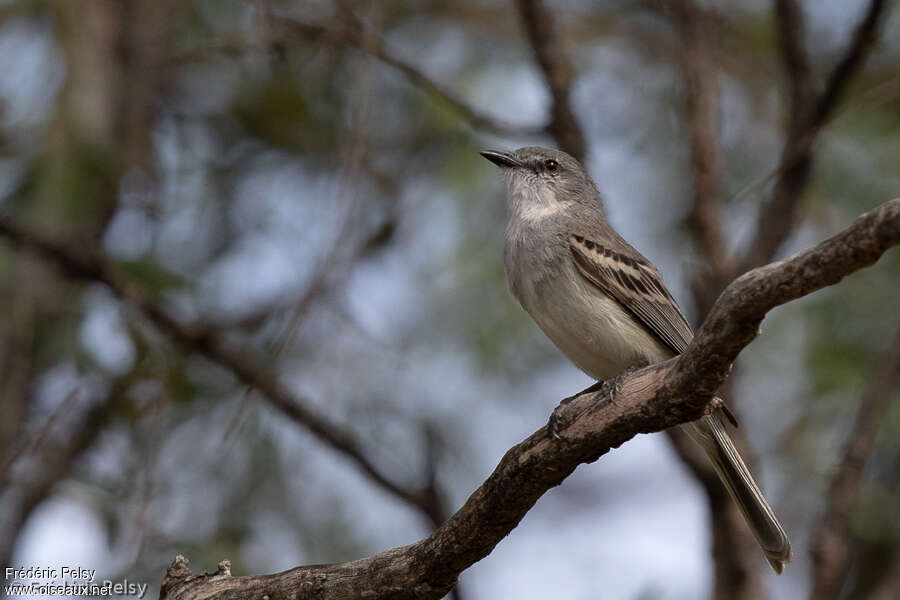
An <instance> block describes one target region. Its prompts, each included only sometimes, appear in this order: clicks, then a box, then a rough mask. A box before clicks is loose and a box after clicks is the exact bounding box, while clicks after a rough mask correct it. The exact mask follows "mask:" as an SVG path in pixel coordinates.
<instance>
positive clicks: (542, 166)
mask: <svg viewBox="0 0 900 600" xmlns="http://www.w3.org/2000/svg"><path fill="white" fill-rule="evenodd" d="M481 154H482V156H484V157H485V158H487V159H488V160H490V161H491V162H493V163H494V164H496V165H497V166H499V167H500V168H501V169H502V171H503V174H504V175H505V176H506V182H507V189H508V203H509V223H508V225H507V228H506V247H505V249H504V262H505V265H506V275H507V279H508V280H509V288H510V290H511V291H512V294H513V296H515V297H516V299H517V300H518V301H519V303H520V304H521V305H522V307H523V308H524V309H525V310H526V311H527V312H528V314H530V315H531V316H532V318H534V320H535V321H536V322H537V324H538V326H539V327H540V328H541V329H542V330H543V331H544V333H545V334H546V335H547V337H549V338H550V339H551V340H552V341H553V343H554V344H556V346H557V347H558V348H559V349H560V350H561V351H562V352H563V354H565V355H566V356H567V357H568V358H569V360H571V361H572V362H573V363H575V365H576V366H577V367H578V368H579V369H581V370H582V371H584V372H585V373H587V374H588V375H590V376H591V377H593V378H594V379H597V380H604V379H608V378H610V377H613V376H615V375H617V374H619V373H621V372H622V371H624V370H626V369H628V368H629V367H632V366H634V365H637V364H642V363H655V362H660V361H664V360H666V359H669V358H671V357H672V356H675V355H676V354H680V353H681V352H683V351H684V350H685V348H687V346H688V344H689V343H690V341H691V338H693V335H694V334H693V332H692V331H691V327H690V325H688V323H687V320H686V319H685V317H684V314H683V313H682V312H681V309H680V308H679V307H678V303H677V302H675V299H674V298H673V297H672V295H671V294H670V293H669V292H668V290H667V289H666V286H665V285H664V284H663V281H662V277H661V276H660V274H659V271H658V270H657V269H656V267H655V266H653V264H652V263H651V262H650V261H649V260H647V259H646V258H644V256H643V255H642V254H641V253H640V252H638V251H637V250H635V249H634V248H632V247H631V245H630V244H629V243H628V242H626V241H625V240H624V239H622V237H621V236H620V235H619V234H618V233H616V231H615V230H614V229H613V228H612V227H611V226H610V225H609V223H608V222H607V221H606V217H605V215H604V214H603V206H602V201H601V198H600V193H599V192H598V191H597V186H596V185H595V184H594V182H593V180H591V178H590V176H589V175H588V174H587V171H585V169H584V167H583V166H582V165H581V163H579V162H578V161H577V160H575V159H574V158H572V157H571V156H569V155H568V154H566V153H565V152H562V151H559V150H551V149H549V148H541V147H536V146H532V147H526V148H519V149H518V150H516V151H515V152H497V151H493V150H486V151H484V152H482V153H481ZM718 402H719V406H724V404H723V403H721V401H718ZM722 414H723V409H722V408H719V409H717V410H716V411H715V412H714V413H713V414H711V415H709V416H705V417H703V418H702V419H700V420H698V421H694V422H692V423H688V424H686V425H683V426H682V427H683V428H684V430H685V431H686V432H687V433H688V434H689V435H690V437H691V438H693V439H694V440H695V441H696V442H697V443H698V444H700V446H701V447H702V448H703V450H704V451H705V452H706V454H707V456H709V459H710V460H711V461H712V464H713V467H715V470H716V473H717V474H718V475H719V478H720V479H721V480H722V483H723V484H725V488H726V489H727V490H728V493H729V494H730V495H731V497H732V498H733V499H734V501H735V502H736V503H737V505H738V506H739V507H740V510H741V512H742V513H743V515H744V518H745V519H746V520H747V523H748V525H749V526H750V529H751V530H752V531H753V535H754V536H756V539H757V541H758V542H759V545H760V546H761V547H762V550H763V552H764V553H765V555H766V558H767V559H768V561H769V564H770V565H772V568H773V569H774V570H775V572H776V573H781V572H782V571H783V570H784V564H785V563H787V562H789V561H790V560H791V546H790V542H788V538H787V534H786V533H785V531H784V528H783V527H782V526H781V524H780V523H779V522H778V519H777V518H776V517H775V514H774V513H773V512H772V508H771V507H770V506H769V504H768V503H767V502H766V499H765V497H764V496H763V494H762V492H761V491H760V489H759V486H757V485H756V482H755V481H754V480H753V476H752V475H751V474H750V471H749V470H748V469H747V466H746V465H745V464H744V461H743V460H742V459H741V456H740V454H738V451H737V449H736V448H735V447H734V443H733V442H732V441H731V438H730V437H729V435H728V432H727V431H726V429H725V426H724V424H723V422H722V420H721V417H722ZM724 414H726V416H727V413H724Z"/></svg>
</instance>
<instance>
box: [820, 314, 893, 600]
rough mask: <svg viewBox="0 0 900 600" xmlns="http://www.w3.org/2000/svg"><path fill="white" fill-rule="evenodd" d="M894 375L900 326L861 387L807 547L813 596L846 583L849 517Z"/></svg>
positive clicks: (823, 599) (833, 594) (832, 594)
mask: <svg viewBox="0 0 900 600" xmlns="http://www.w3.org/2000/svg"><path fill="white" fill-rule="evenodd" d="M898 379H900V327H898V328H897V331H896V333H895V334H894V340H893V343H892V344H891V346H890V347H889V348H888V349H887V351H886V352H885V353H884V355H883V356H882V357H881V360H880V361H879V363H878V365H877V366H876V367H875V370H874V372H873V374H872V378H871V379H870V380H869V385H868V386H867V387H866V389H865V391H864V392H863V395H862V398H861V399H860V403H859V411H858V412H857V414H856V423H855V424H854V426H853V430H852V431H851V433H850V437H849V438H848V439H847V442H846V443H845V444H844V450H843V453H842V458H841V460H840V462H839V463H838V466H837V470H836V471H835V473H834V476H833V477H832V479H831V485H830V486H829V489H828V496H827V499H828V502H827V507H826V510H825V514H824V515H823V517H822V521H821V524H820V525H819V527H818V528H817V533H816V535H815V537H814V538H813V540H812V544H811V548H810V554H811V555H812V559H813V575H812V583H813V590H812V593H811V594H810V599H811V600H827V599H829V598H837V597H838V596H839V595H840V591H841V588H842V587H843V585H844V580H845V579H846V577H847V571H848V569H849V567H850V558H851V555H850V517H851V513H852V511H853V509H854V508H855V507H856V503H857V500H858V499H859V488H860V483H861V479H862V471H863V467H864V466H865V464H866V459H867V458H868V457H869V454H870V453H871V452H872V446H873V445H874V443H875V436H876V434H877V433H878V428H879V425H881V423H882V421H883V418H884V415H885V413H886V412H887V408H888V404H889V403H890V400H891V396H892V393H891V390H893V389H894V385H895V384H896V382H897V380H898Z"/></svg>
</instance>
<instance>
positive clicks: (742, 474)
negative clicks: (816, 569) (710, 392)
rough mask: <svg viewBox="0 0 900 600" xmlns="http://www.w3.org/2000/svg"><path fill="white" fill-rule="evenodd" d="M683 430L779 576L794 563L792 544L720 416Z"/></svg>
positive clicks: (688, 426)
mask: <svg viewBox="0 0 900 600" xmlns="http://www.w3.org/2000/svg"><path fill="white" fill-rule="evenodd" d="M684 428H685V430H686V431H687V433H688V434H689V435H690V436H691V438H693V439H694V440H695V441H696V442H697V443H699V444H700V446H701V447H702V448H703V450H704V451H705V452H706V454H707V456H709V459H710V460H711V461H712V464H713V467H714V468H715V470H716V473H717V474H718V475H719V479H721V480H722V483H724V484H725V488H726V489H727V490H728V494H729V495H730V496H731V497H732V499H734V501H735V502H736V503H737V505H738V507H739V508H740V509H741V512H742V513H743V515H744V519H746V520H747V524H748V525H749V526H750V529H751V531H753V535H754V536H755V537H756V541H757V542H759V545H760V546H761V547H762V550H763V552H764V553H765V555H766V558H767V559H768V561H769V564H770V565H772V568H773V569H774V570H775V572H776V573H779V574H780V573H781V572H782V571H783V570H784V565H785V563H788V562H790V560H791V544H790V542H789V541H788V537H787V534H786V533H785V532H784V528H783V527H782V526H781V523H779V522H778V518H777V517H776V516H775V513H774V512H772V507H770V506H769V503H768V502H766V499H765V497H764V496H763V493H762V491H760V489H759V486H757V485H756V482H755V481H754V480H753V476H752V475H751V474H750V470H749V469H747V465H745V464H744V461H743V459H741V455H740V454H738V451H737V448H735V447H734V442H732V441H731V437H730V436H729V435H728V432H727V431H726V430H725V425H724V424H723V423H722V421H721V420H720V419H719V416H718V415H717V414H712V415H708V416H705V417H703V418H702V419H700V420H698V421H694V422H692V423H688V424H687V425H685V426H684Z"/></svg>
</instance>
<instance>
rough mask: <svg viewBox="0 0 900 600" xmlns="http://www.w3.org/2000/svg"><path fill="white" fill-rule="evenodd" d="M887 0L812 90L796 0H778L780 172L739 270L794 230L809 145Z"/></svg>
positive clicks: (874, 6)
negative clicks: (786, 93) (783, 102)
mask: <svg viewBox="0 0 900 600" xmlns="http://www.w3.org/2000/svg"><path fill="white" fill-rule="evenodd" d="M886 5H887V3H886V2H884V0H872V1H871V3H870V4H869V7H868V9H867V11H866V15H865V17H864V18H863V20H862V22H861V23H860V24H859V26H858V27H857V29H856V32H855V34H854V36H853V39H852V40H851V42H850V45H849V47H848V48H847V49H846V51H845V52H844V54H843V57H842V58H841V59H840V60H839V61H838V63H837V65H836V66H835V68H834V69H833V70H832V72H831V74H830V75H829V77H828V79H827V84H826V86H825V88H824V89H823V90H822V91H821V92H819V93H816V90H815V88H814V85H813V79H812V75H811V72H810V69H811V68H810V65H809V59H808V57H807V55H806V49H805V46H804V44H805V26H804V22H803V17H802V11H801V9H800V7H799V6H798V5H797V4H796V2H795V0H778V1H777V2H776V4H775V6H776V17H777V19H776V22H777V24H778V29H779V33H780V37H781V40H782V49H783V54H784V61H785V67H786V73H787V76H788V85H789V87H790V89H791V103H790V109H789V113H788V126H787V140H786V141H785V144H784V149H783V150H782V154H781V160H780V162H779V165H778V168H777V170H776V172H777V173H778V178H777V180H776V182H775V187H774V189H773V192H772V198H771V199H770V200H769V201H768V202H767V203H765V204H764V205H763V206H762V207H761V208H760V212H759V216H758V218H757V225H756V233H755V235H754V236H753V241H752V242H751V243H750V245H749V246H748V249H747V251H746V254H745V255H744V257H743V258H742V259H741V260H740V264H739V267H738V269H737V273H743V272H744V271H747V270H749V269H752V268H754V267H757V266H759V265H761V264H764V263H765V262H767V261H769V260H771V259H772V257H773V256H775V253H776V252H777V250H778V248H779V247H781V244H783V243H784V241H785V240H786V239H787V238H788V236H789V235H790V234H791V232H792V231H793V230H794V227H795V226H796V224H797V220H798V218H799V207H800V203H801V200H802V197H803V190H804V189H805V188H806V186H807V184H808V183H809V178H810V174H811V173H812V165H813V153H812V148H813V145H814V143H815V141H816V139H817V138H818V135H819V133H820V131H821V129H822V127H823V126H824V125H825V123H826V121H827V120H828V118H829V117H830V116H831V114H832V112H833V110H834V107H835V105H836V104H837V101H838V99H839V98H840V96H841V95H842V93H843V92H844V89H845V88H846V86H847V84H848V82H849V81H850V79H851V78H852V77H853V75H854V74H855V73H856V72H857V71H858V70H859V68H860V67H861V66H862V65H863V63H864V62H865V59H866V57H867V56H868V55H869V53H870V52H871V49H872V47H873V45H874V41H875V38H876V35H877V32H878V25H879V23H880V21H881V17H882V16H883V14H884V10H885V7H886Z"/></svg>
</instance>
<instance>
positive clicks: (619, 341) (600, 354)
mask: <svg viewBox="0 0 900 600" xmlns="http://www.w3.org/2000/svg"><path fill="white" fill-rule="evenodd" d="M568 276H569V280H568V281H567V282H565V284H564V285H560V284H559V283H560V282H554V283H555V284H554V283H550V284H549V285H547V286H546V287H545V288H544V289H543V290H540V292H539V293H538V294H535V296H536V297H537V298H540V300H538V301H536V302H534V303H531V304H532V305H531V306H526V307H525V309H526V310H527V311H528V312H529V313H530V314H531V316H532V317H533V318H534V320H535V321H536V322H537V324H538V326H539V327H540V328H541V330H543V332H544V333H545V334H546V335H547V337H549V338H550V339H551V340H552V341H553V343H554V344H555V345H556V347H557V348H559V349H560V350H561V351H562V353H563V354H565V355H566V356H567V357H568V358H569V360H571V361H572V362H573V363H575V366H577V367H578V368H579V369H581V370H582V371H584V372H585V373H587V374H588V375H590V376H591V377H593V378H595V379H607V378H609V377H612V376H614V375H617V374H619V373H621V372H622V371H624V370H625V369H627V368H629V367H631V366H633V365H635V364H638V363H641V362H649V363H654V362H659V361H662V360H665V359H667V358H669V357H671V356H672V352H671V350H669V349H668V347H666V346H664V345H663V344H662V343H660V342H659V341H658V340H657V339H656V338H655V337H654V336H653V335H652V334H650V332H649V331H648V330H647V329H646V328H645V327H644V326H643V325H641V324H640V323H639V322H638V321H637V320H636V319H635V318H634V317H633V316H632V315H631V313H629V312H627V311H626V310H625V309H624V308H623V307H622V305H620V304H619V303H618V302H617V301H615V300H613V299H612V298H610V297H608V296H606V295H605V294H603V292H601V291H600V290H599V289H598V288H597V287H596V286H594V285H593V284H592V283H590V282H588V281H587V280H585V279H584V278H583V277H582V276H581V275H580V274H578V273H575V272H574V269H573V272H572V273H571V274H569V275H568ZM573 290H576V293H572V291H573ZM565 291H568V293H565Z"/></svg>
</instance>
